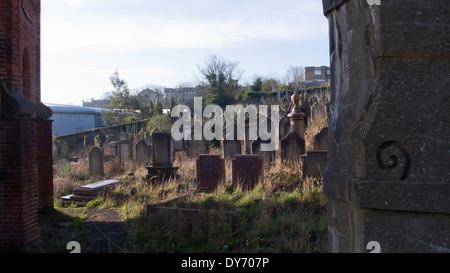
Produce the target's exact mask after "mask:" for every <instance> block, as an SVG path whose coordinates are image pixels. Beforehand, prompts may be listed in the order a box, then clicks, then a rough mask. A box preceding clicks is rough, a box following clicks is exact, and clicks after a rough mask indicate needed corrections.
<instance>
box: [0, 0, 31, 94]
mask: <svg viewBox="0 0 450 273" xmlns="http://www.w3.org/2000/svg"><path fill="white" fill-rule="evenodd" d="M0 29H1V31H0V52H1V53H0V82H8V83H12V84H13V85H14V87H12V88H13V89H16V88H17V90H18V91H20V92H22V93H23V94H24V95H25V96H26V97H27V98H29V99H31V100H32V101H33V102H35V101H36V96H37V97H40V94H39V93H38V91H39V86H38V85H39V84H40V80H39V78H40V74H39V73H40V68H39V67H40V54H38V53H39V51H40V37H39V35H40V1H36V0H1V1H0ZM27 51H28V54H26V53H25V52H27ZM24 55H28V57H26V56H24ZM24 60H25V61H24Z"/></svg>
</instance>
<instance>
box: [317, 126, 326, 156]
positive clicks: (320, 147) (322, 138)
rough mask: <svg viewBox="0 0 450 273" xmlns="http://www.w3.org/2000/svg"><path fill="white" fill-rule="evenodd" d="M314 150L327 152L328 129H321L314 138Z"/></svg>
mask: <svg viewBox="0 0 450 273" xmlns="http://www.w3.org/2000/svg"><path fill="white" fill-rule="evenodd" d="M314 150H315V151H327V150H328V127H325V128H322V130H320V132H319V133H317V134H316V135H315V136H314Z"/></svg>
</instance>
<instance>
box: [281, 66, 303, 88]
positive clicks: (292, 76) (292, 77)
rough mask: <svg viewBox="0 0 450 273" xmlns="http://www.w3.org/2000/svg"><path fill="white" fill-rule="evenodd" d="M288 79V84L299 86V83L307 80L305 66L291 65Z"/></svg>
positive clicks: (287, 75)
mask: <svg viewBox="0 0 450 273" xmlns="http://www.w3.org/2000/svg"><path fill="white" fill-rule="evenodd" d="M286 77H287V80H288V84H289V83H291V82H295V83H296V84H298V83H299V82H301V81H303V80H305V68H304V67H303V66H294V65H291V66H289V67H288V68H287V69H286Z"/></svg>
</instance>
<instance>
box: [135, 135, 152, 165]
mask: <svg viewBox="0 0 450 273" xmlns="http://www.w3.org/2000/svg"><path fill="white" fill-rule="evenodd" d="M135 150H136V162H138V163H142V162H147V161H148V159H149V147H148V145H147V143H146V142H145V140H139V141H138V143H137V144H136V147H135Z"/></svg>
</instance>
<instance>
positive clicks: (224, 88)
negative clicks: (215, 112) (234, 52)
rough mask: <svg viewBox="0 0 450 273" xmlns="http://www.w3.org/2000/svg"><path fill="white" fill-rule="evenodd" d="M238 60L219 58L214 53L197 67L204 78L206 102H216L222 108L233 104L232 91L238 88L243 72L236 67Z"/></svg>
mask: <svg viewBox="0 0 450 273" xmlns="http://www.w3.org/2000/svg"><path fill="white" fill-rule="evenodd" d="M238 66H239V62H232V61H228V60H221V59H219V57H217V56H216V55H210V56H208V57H207V58H206V59H205V60H204V62H203V65H198V69H199V71H200V73H201V75H202V76H203V78H204V79H205V80H206V84H207V88H206V94H205V103H206V104H217V105H219V106H220V107H222V108H225V106H226V105H229V104H233V103H234V101H235V99H234V97H233V93H234V92H236V91H237V90H238V89H239V81H240V79H241V78H242V74H243V72H242V71H241V70H240V69H239V68H238Z"/></svg>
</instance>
